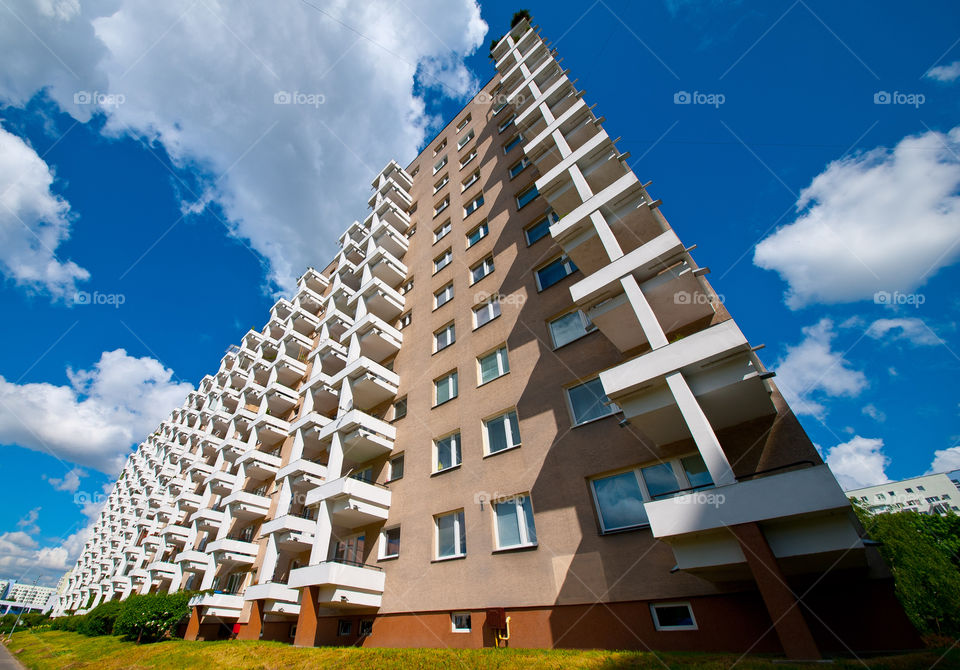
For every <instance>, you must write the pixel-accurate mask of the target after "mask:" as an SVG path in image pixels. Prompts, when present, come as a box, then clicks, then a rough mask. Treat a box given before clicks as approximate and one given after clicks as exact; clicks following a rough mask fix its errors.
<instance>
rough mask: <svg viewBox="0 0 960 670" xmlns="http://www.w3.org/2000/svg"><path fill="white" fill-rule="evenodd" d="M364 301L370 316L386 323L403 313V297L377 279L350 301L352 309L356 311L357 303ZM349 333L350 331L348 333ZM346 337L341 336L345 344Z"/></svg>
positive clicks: (366, 284)
mask: <svg viewBox="0 0 960 670" xmlns="http://www.w3.org/2000/svg"><path fill="white" fill-rule="evenodd" d="M361 298H362V299H363V302H364V305H365V306H366V308H367V313H368V314H375V315H377V316H378V317H380V318H381V319H383V320H384V321H394V320H396V318H397V317H398V316H400V314H401V312H403V303H404V300H403V296H402V295H400V293H399V292H398V291H396V290H394V289H392V288H390V286H388V285H387V284H386V282H384V281H383V280H381V279H378V278H377V277H374V278H372V279H370V281H368V282H366V283H365V284H364V285H363V286H361V287H360V289H359V290H358V291H357V292H356V294H354V296H353V297H352V298H351V299H350V307H352V308H353V309H356V307H357V302H358V301H359V300H360V299H361ZM346 332H349V329H348V330H347V331H346ZM344 337H345V335H341V337H340V342H341V343H343V341H344V339H343V338H344Z"/></svg>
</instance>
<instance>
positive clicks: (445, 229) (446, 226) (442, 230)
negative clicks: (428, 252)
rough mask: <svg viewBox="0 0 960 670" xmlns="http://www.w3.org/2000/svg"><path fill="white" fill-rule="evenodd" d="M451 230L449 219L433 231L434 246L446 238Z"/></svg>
mask: <svg viewBox="0 0 960 670" xmlns="http://www.w3.org/2000/svg"><path fill="white" fill-rule="evenodd" d="M451 230H453V226H452V225H451V223H450V219H447V220H446V221H444V222H443V223H441V224H440V227H439V228H437V229H436V230H434V231H433V242H434V244H436V243H437V242H439V241H440V240H442V239H443V238H444V237H446V236H447V234H448V233H449V232H450V231H451Z"/></svg>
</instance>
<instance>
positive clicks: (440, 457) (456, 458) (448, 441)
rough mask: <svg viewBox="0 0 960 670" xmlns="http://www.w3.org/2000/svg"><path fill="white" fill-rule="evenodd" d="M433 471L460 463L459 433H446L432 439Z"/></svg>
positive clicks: (447, 468)
mask: <svg viewBox="0 0 960 670" xmlns="http://www.w3.org/2000/svg"><path fill="white" fill-rule="evenodd" d="M433 454H434V460H433V471H434V472H443V471H444V470H449V469H450V468H455V467H457V466H458V465H460V463H461V453H460V433H454V434H452V435H447V436H446V437H442V438H440V439H439V440H434V441H433Z"/></svg>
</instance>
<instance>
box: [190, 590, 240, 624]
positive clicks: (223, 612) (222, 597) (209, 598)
mask: <svg viewBox="0 0 960 670" xmlns="http://www.w3.org/2000/svg"><path fill="white" fill-rule="evenodd" d="M190 607H202V608H203V614H204V615H205V616H213V617H222V618H226V619H232V618H236V617H238V616H240V610H241V609H243V596H242V595H237V594H233V593H205V594H203V595H199V596H194V597H193V598H191V599H190Z"/></svg>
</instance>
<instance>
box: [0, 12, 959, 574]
mask: <svg viewBox="0 0 960 670" xmlns="http://www.w3.org/2000/svg"><path fill="white" fill-rule="evenodd" d="M113 4H114V5H115V6H112V7H110V8H103V7H99V6H97V5H96V4H94V6H93V7H90V6H89V5H88V4H82V5H78V4H75V3H72V2H67V1H66V0H51V1H49V2H36V3H34V2H30V1H27V0H23V1H21V2H14V3H11V4H10V5H9V6H5V8H4V9H0V45H2V46H0V53H2V54H3V62H4V63H5V67H4V68H3V70H4V71H3V72H2V73H0V129H2V130H0V194H2V195H0V204H2V205H3V206H2V207H0V273H2V274H3V283H2V285H0V310H2V313H3V314H4V315H5V317H6V318H5V320H4V321H5V323H6V327H5V328H3V329H2V330H0V344H2V346H3V350H4V351H6V352H7V355H6V356H4V357H2V358H0V378H2V379H0V445H2V446H0V458H2V462H3V464H4V467H3V474H4V476H3V480H4V488H3V501H4V503H5V504H4V505H3V506H2V509H0V577H15V578H29V579H32V577H34V576H37V575H38V574H39V575H41V576H42V578H43V579H44V580H45V581H50V580H52V579H55V575H56V574H57V573H58V572H62V571H63V569H64V567H65V566H68V565H69V564H70V562H71V561H72V559H73V557H74V556H75V555H76V551H77V550H78V548H79V546H80V545H81V544H82V541H83V531H84V529H85V527H86V526H87V524H88V523H89V521H90V519H91V518H93V517H94V516H95V514H96V512H97V509H98V506H97V500H98V499H99V497H100V496H102V494H103V492H104V487H105V486H109V484H110V482H111V481H112V476H113V474H114V473H115V471H116V468H117V466H118V464H119V463H120V462H121V460H122V458H123V455H124V454H125V453H126V452H127V451H128V450H129V449H130V448H132V447H133V446H134V445H135V444H136V443H137V442H138V441H139V440H140V439H142V437H143V436H145V435H146V434H147V433H148V432H150V430H151V429H152V427H153V426H154V425H156V423H157V422H158V421H159V420H162V418H163V417H164V416H165V415H166V414H167V413H168V412H169V411H170V410H171V409H172V408H173V406H174V405H176V404H179V402H180V400H181V399H182V397H183V396H184V395H185V392H186V390H188V389H189V387H190V386H195V385H196V384H197V382H198V381H199V379H200V378H201V377H202V376H203V375H204V374H207V373H209V372H212V371H214V370H215V368H216V366H217V364H218V362H219V359H220V356H221V355H222V353H223V351H224V350H225V349H226V347H227V346H228V345H229V344H231V343H234V342H237V341H238V340H239V339H240V337H241V336H242V334H243V333H244V332H245V331H246V330H247V329H248V328H250V327H252V326H254V327H258V328H259V327H260V326H261V325H262V323H263V322H264V321H265V319H266V316H267V311H268V309H269V307H270V305H271V304H272V303H273V301H274V299H275V296H276V295H279V294H282V293H283V291H284V290H285V289H288V288H289V287H290V285H291V281H292V279H294V278H295V277H296V276H297V275H298V274H299V273H300V272H302V270H303V269H304V268H305V267H306V265H308V264H314V265H324V264H325V263H326V262H327V261H328V260H329V258H330V257H331V255H332V254H333V252H334V249H335V245H336V238H337V236H338V235H339V233H340V232H341V231H342V230H343V229H344V228H345V227H346V226H347V225H348V224H349V223H350V221H352V220H353V219H354V218H362V215H363V214H364V208H365V201H366V198H367V196H368V185H369V181H370V179H371V178H372V176H373V175H374V173H375V172H376V171H377V170H378V169H379V168H380V167H381V166H382V165H383V164H384V163H386V161H387V160H389V159H390V158H397V159H398V160H400V162H401V163H406V162H407V161H409V160H410V159H412V158H413V157H414V155H415V153H416V151H417V149H418V148H419V147H421V146H423V144H424V142H425V141H427V140H428V139H429V138H430V137H431V136H432V134H433V133H434V132H436V130H438V129H439V128H440V127H442V125H443V124H444V122H445V120H446V119H449V118H451V117H452V116H453V114H455V113H456V111H457V110H458V109H459V108H460V107H462V106H463V105H464V104H465V103H466V102H468V101H469V97H470V95H471V93H472V92H473V91H475V90H476V87H477V86H478V85H479V84H481V83H483V82H485V81H487V80H488V79H489V78H490V77H491V76H492V74H493V66H492V64H491V62H490V60H489V59H488V57H487V44H488V43H489V40H490V38H491V37H493V36H495V35H500V34H501V33H502V32H504V30H505V29H506V27H507V24H508V22H509V18H510V15H511V14H512V12H513V11H514V10H515V9H516V8H517V5H515V4H513V3H504V2H484V3H482V6H481V7H479V9H478V8H477V7H475V6H474V5H473V4H472V3H471V2H467V1H466V0H460V1H458V2H443V3H440V2H433V1H431V0H423V1H422V2H411V3H408V4H406V5H405V4H404V3H399V6H395V5H393V4H387V3H370V4H369V5H366V4H364V5H363V6H362V7H361V8H357V7H348V6H346V5H345V6H327V5H325V4H319V3H315V4H313V5H307V4H306V3H303V4H300V5H292V6H291V7H290V8H285V9H283V10H279V9H275V10H274V13H271V14H270V15H269V16H268V17H265V16H260V15H259V13H260V12H262V11H265V10H263V9H262V8H260V7H259V6H258V5H257V4H256V3H230V4H226V3H224V4H223V5H220V4H217V3H214V2H200V3H197V4H195V5H192V4H191V3H183V6H182V7H181V6H179V5H178V3H169V6H167V5H166V4H164V6H162V7H139V6H135V5H130V6H128V3H125V2H121V1H118V2H116V3H113ZM526 6H527V7H529V9H530V11H531V12H532V13H533V16H534V21H535V23H538V24H539V25H540V26H541V28H542V32H543V34H544V36H545V37H547V38H548V39H550V40H552V42H553V46H555V47H556V48H557V49H558V51H559V55H560V56H562V57H563V59H564V60H563V64H564V66H565V67H569V68H570V69H571V72H572V76H573V77H575V78H577V79H578V80H579V81H578V86H579V87H581V88H583V89H585V91H586V94H585V97H586V99H587V100H588V102H590V103H596V104H597V107H596V111H597V112H598V113H599V114H601V115H603V116H605V117H606V118H607V121H606V123H605V128H606V129H607V131H608V132H609V133H610V134H611V135H612V136H614V137H617V136H621V137H622V140H621V141H620V144H619V146H620V147H621V149H623V150H624V151H629V152H630V154H631V158H630V159H629V162H630V164H631V165H632V167H633V168H634V170H635V171H636V172H637V174H638V176H639V177H640V178H641V180H643V181H651V180H652V181H653V185H652V187H651V191H652V193H653V194H654V195H655V196H656V197H659V198H661V199H662V200H663V203H664V204H663V207H662V211H663V212H664V214H665V215H666V216H667V218H668V219H669V221H670V222H671V224H672V225H673V226H674V227H675V228H676V229H677V231H678V233H679V234H680V236H681V238H682V239H683V240H684V241H685V242H686V243H687V244H697V245H698V248H697V251H696V252H695V256H696V258H697V260H698V262H699V263H700V264H701V265H705V266H709V267H710V268H711V271H712V273H711V275H710V279H711V281H712V282H713V284H714V287H715V288H716V290H717V291H718V293H720V294H721V295H722V296H723V299H724V301H725V303H726V305H727V306H728V308H729V309H730V310H731V312H732V314H733V315H734V317H735V318H736V319H737V321H738V323H739V325H740V327H741V328H742V329H743V331H744V332H745V333H746V335H747V337H748V338H749V339H750V340H751V342H753V343H756V344H759V343H764V344H766V349H765V350H763V351H762V352H761V357H762V359H763V360H764V361H765V363H766V364H767V365H768V366H769V367H771V368H774V369H776V370H777V371H778V378H777V381H778V383H779V384H780V386H781V388H782V389H783V390H784V392H785V394H786V395H787V396H788V397H789V398H790V399H791V401H792V403H793V406H794V408H795V409H796V410H797V411H798V413H799V415H800V419H801V422H802V423H803V425H804V427H805V428H806V430H807V431H808V433H809V434H810V436H811V438H812V439H813V440H814V442H815V443H816V444H817V445H818V446H820V447H821V448H822V450H823V453H824V455H825V456H826V457H827V459H828V462H829V463H830V465H831V467H833V468H834V471H835V472H836V473H837V474H838V476H839V477H840V479H841V481H842V482H844V483H846V484H848V485H853V484H857V483H859V484H869V483H877V482H879V481H883V480H884V479H885V478H890V479H898V478H903V477H907V476H912V475H917V474H922V473H924V472H927V471H929V470H930V469H931V468H932V467H935V468H936V469H948V468H956V467H960V448H956V449H954V448H955V447H957V446H958V445H960V428H958V422H957V414H958V402H960V398H958V393H957V391H956V388H955V385H954V384H952V383H951V382H950V380H951V379H952V378H954V377H955V376H956V374H957V373H958V371H960V357H958V355H960V343H958V341H957V340H958V338H957V325H956V322H957V318H958V313H960V301H958V297H957V295H956V293H955V291H954V290H953V286H955V285H956V284H957V282H958V280H960V271H958V268H957V265H956V261H957V260H958V257H960V248H958V246H960V245H958V244H957V243H958V241H960V205H958V186H960V157H958V154H960V130H957V131H954V132H953V133H952V134H951V131H952V130H953V129H954V128H955V127H957V126H960V114H958V112H960V8H958V7H957V6H956V4H955V3H951V2H930V3H924V4H923V5H920V6H912V7H911V8H910V10H909V11H904V8H903V6H902V4H894V3H892V2H890V3H884V2H881V3H869V4H868V3H866V2H855V3H854V2H851V3H839V4H838V3H828V2H813V1H803V0H797V1H795V2H791V1H790V0H787V1H783V2H781V1H775V2H765V3H754V4H749V3H746V2H699V3H695V2H686V1H678V0H666V1H650V2H644V3H629V2H613V1H612V0H603V1H598V2H595V3H593V4H590V3H589V2H588V3H566V2H549V3H546V2H544V3H527V5H526ZM188 8H189V9H188ZM483 22H486V24H489V26H490V28H489V30H488V29H487V26H486V25H484V23H483ZM305 64H307V65H306V66H305ZM280 91H287V92H294V91H295V92H300V93H302V94H304V96H311V95H312V96H313V97H312V98H308V97H304V98H303V100H304V101H305V102H306V103H307V104H300V105H296V104H295V105H286V106H283V105H276V104H274V101H273V99H272V96H273V95H274V93H276V92H280ZM94 92H96V93H97V94H99V95H100V96H101V97H100V98H99V102H100V103H101V104H99V105H94V104H89V103H88V98H89V97H91V96H92V94H93V93H94ZM884 94H886V97H885V96H884ZM85 95H87V97H84V96H85ZM684 100H690V103H689V104H678V103H682V102H683V101H684ZM885 100H889V103H887V104H878V103H883V102H884V101H885ZM77 292H81V293H80V295H81V301H83V300H84V297H85V296H86V297H89V298H90V301H89V303H88V304H77V299H76V295H77ZM878 292H881V293H880V294H879V298H875V296H876V295H877V293H878ZM90 303H95V304H90ZM118 303H122V304H118ZM891 303H898V304H891Z"/></svg>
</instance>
